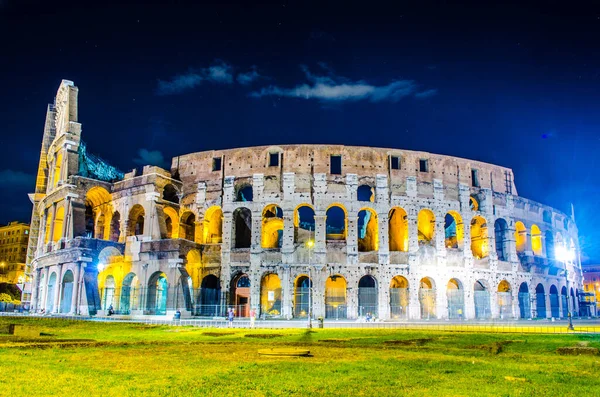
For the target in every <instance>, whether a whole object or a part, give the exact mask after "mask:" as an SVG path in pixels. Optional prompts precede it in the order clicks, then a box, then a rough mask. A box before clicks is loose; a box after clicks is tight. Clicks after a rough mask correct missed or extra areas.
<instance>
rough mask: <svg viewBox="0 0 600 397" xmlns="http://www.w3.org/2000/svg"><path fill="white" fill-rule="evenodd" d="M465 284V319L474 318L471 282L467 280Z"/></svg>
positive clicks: (473, 297)
mask: <svg viewBox="0 0 600 397" xmlns="http://www.w3.org/2000/svg"><path fill="white" fill-rule="evenodd" d="M467 282H468V284H465V319H466V320H472V319H474V318H475V291H474V289H473V280H468V281H467Z"/></svg>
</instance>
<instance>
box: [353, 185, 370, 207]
mask: <svg viewBox="0 0 600 397" xmlns="http://www.w3.org/2000/svg"><path fill="white" fill-rule="evenodd" d="M356 199H357V201H367V202H371V203H374V202H375V188H373V187H372V186H369V185H367V184H365V185H360V186H359V187H358V189H356Z"/></svg>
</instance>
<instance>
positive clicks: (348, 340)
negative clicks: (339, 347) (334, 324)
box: [319, 338, 354, 343]
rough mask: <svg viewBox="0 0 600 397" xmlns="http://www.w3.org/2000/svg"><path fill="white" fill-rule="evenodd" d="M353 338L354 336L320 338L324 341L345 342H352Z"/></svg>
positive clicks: (320, 340)
mask: <svg viewBox="0 0 600 397" xmlns="http://www.w3.org/2000/svg"><path fill="white" fill-rule="evenodd" d="M353 339H354V338H327V339H319V342H324V343H343V342H350V341H351V340H353Z"/></svg>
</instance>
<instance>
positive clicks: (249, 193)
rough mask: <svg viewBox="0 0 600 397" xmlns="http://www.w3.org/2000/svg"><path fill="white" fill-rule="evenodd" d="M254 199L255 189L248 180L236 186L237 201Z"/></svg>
mask: <svg viewBox="0 0 600 397" xmlns="http://www.w3.org/2000/svg"><path fill="white" fill-rule="evenodd" d="M253 199H254V191H253V190H252V185H251V184H250V183H248V182H244V183H240V184H238V185H236V186H235V201H240V202H244V201H252V200H253Z"/></svg>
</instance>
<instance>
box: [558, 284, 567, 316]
mask: <svg viewBox="0 0 600 397" xmlns="http://www.w3.org/2000/svg"><path fill="white" fill-rule="evenodd" d="M560 302H561V303H562V317H567V316H568V314H569V308H568V307H567V287H564V286H563V287H562V288H561V289H560Z"/></svg>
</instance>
